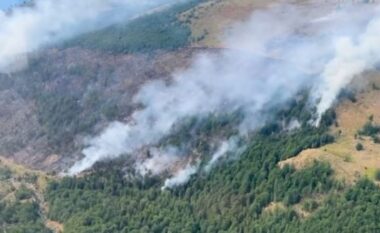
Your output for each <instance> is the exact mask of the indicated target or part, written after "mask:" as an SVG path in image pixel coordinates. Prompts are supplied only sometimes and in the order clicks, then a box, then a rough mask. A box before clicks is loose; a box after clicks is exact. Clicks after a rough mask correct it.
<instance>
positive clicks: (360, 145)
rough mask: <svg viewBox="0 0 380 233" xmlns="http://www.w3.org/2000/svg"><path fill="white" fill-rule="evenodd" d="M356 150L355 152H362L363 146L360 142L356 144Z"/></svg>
mask: <svg viewBox="0 0 380 233" xmlns="http://www.w3.org/2000/svg"><path fill="white" fill-rule="evenodd" d="M355 148H356V150H357V151H362V150H364V146H363V144H361V143H360V142H358V143H357V144H356V147H355Z"/></svg>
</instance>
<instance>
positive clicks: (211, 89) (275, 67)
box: [70, 6, 380, 187]
mask: <svg viewBox="0 0 380 233" xmlns="http://www.w3.org/2000/svg"><path fill="white" fill-rule="evenodd" d="M330 11H331V9H330ZM321 12H323V13H321ZM326 12H329V11H327V10H326V9H318V8H313V7H310V8H308V9H305V8H304V7H290V6H279V7H273V8H271V9H269V10H267V11H261V12H256V13H255V14H253V15H252V17H251V18H250V19H249V20H248V21H246V22H243V23H239V24H237V25H236V26H235V27H234V28H233V29H232V30H230V31H229V32H228V33H227V34H226V36H225V46H226V47H227V48H230V49H226V50H223V51H221V52H219V53H218V54H207V53H203V54H201V55H199V56H197V57H196V58H195V59H194V61H193V64H192V65H191V66H190V67H189V68H188V69H186V70H183V71H180V72H178V73H175V74H173V81H172V82H171V83H170V84H167V83H164V82H161V81H153V82H150V83H148V84H146V85H145V86H144V87H143V88H142V89H141V90H140V92H139V93H138V94H137V95H136V96H135V99H134V101H135V102H136V103H141V104H143V106H145V107H144V108H143V109H142V110H138V111H136V112H135V113H134V114H133V115H132V119H133V121H132V122H129V123H127V124H121V123H116V124H115V123H114V124H111V126H110V128H108V129H106V130H105V132H104V133H103V134H101V135H100V136H98V137H96V138H94V139H93V140H91V141H90V142H89V147H88V148H87V149H85V150H84V151H83V154H84V155H85V158H84V159H83V160H82V161H79V162H78V163H77V164H75V165H74V167H72V168H71V169H70V174H76V173H79V172H81V171H83V170H85V169H87V168H90V167H91V166H92V165H93V164H94V163H95V162H96V161H99V160H101V159H105V158H109V157H111V158H112V157H115V156H120V155H122V154H130V155H133V152H134V151H135V150H137V149H139V148H141V147H143V146H146V145H148V146H149V145H150V146H154V145H155V144H157V143H158V142H159V140H160V139H161V138H162V137H163V136H165V135H167V134H169V133H170V130H171V129H172V127H173V125H174V124H175V123H177V122H178V121H181V119H183V118H185V117H188V116H200V117H202V116H206V115H207V114H210V113H215V112H220V113H226V112H233V111H235V110H238V109H239V110H242V111H243V112H244V115H245V120H244V121H243V123H242V124H241V125H240V132H241V133H246V132H248V131H250V130H253V129H256V128H257V127H258V126H260V125H262V124H263V123H264V122H265V119H267V118H268V117H270V116H271V115H270V114H269V113H268V112H269V110H270V109H271V108H273V107H274V106H278V105H280V104H283V103H284V102H285V101H287V100H289V99H290V98H291V97H293V96H294V95H295V94H296V93H297V92H298V91H299V90H301V89H302V88H305V87H311V88H313V89H315V90H316V91H313V92H312V94H313V96H312V98H313V100H314V101H315V103H316V104H317V108H318V114H319V115H321V114H323V113H324V112H325V111H326V110H327V109H328V108H329V107H331V105H332V104H333V103H334V100H335V98H336V95H337V94H338V93H339V91H340V90H341V88H343V87H344V86H345V85H346V84H347V83H348V82H350V80H351V78H352V77H353V76H355V75H357V74H359V73H360V72H361V71H363V70H365V69H367V68H370V67H372V66H373V65H374V64H376V63H377V62H378V60H379V56H380V55H379V54H380V53H379V52H380V51H378V49H379V47H378V46H379V44H378V43H376V42H377V41H380V33H379V31H378V30H380V24H379V22H378V20H377V19H376V18H375V19H373V18H374V15H376V12H377V11H376V10H374V7H373V6H370V7H367V6H362V7H361V8H357V7H355V8H354V9H352V8H351V9H343V10H341V11H336V12H334V11H332V13H328V14H327V16H326ZM347 19H349V20H347ZM363 25H364V26H365V25H368V26H367V29H366V30H365V31H364V32H363ZM115 134H118V135H119V136H118V139H117V140H112V138H113V137H114V135H115ZM228 148H229V147H228V146H224V147H223V146H222V148H221V149H220V151H217V152H216V154H215V155H214V158H213V159H212V160H211V161H210V163H211V164H213V163H214V162H215V161H217V160H218V158H220V157H221V156H223V154H225V153H226V152H227V151H228V150H229V149H228ZM172 161H176V159H173V160H172ZM172 161H168V163H171V162H172ZM142 163H144V162H142ZM139 166H140V165H138V167H139ZM149 166H151V165H149ZM149 166H145V168H147V167H149ZM210 166H211V165H210ZM151 170H153V169H151ZM197 170H198V168H194V167H192V166H190V167H189V166H188V167H187V168H186V169H185V170H184V171H181V172H183V173H181V172H179V173H177V174H175V175H174V177H173V178H172V179H169V180H167V182H165V187H172V186H173V183H174V184H176V183H183V182H184V181H187V180H188V178H183V179H182V178H176V177H190V176H191V174H194V173H195V172H196V171H197Z"/></svg>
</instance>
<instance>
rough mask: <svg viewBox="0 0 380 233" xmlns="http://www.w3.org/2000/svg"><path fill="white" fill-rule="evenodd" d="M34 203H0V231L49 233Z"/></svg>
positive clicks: (10, 232)
mask: <svg viewBox="0 0 380 233" xmlns="http://www.w3.org/2000/svg"><path fill="white" fill-rule="evenodd" d="M39 213H40V210H39V207H38V205H37V203H35V202H19V201H16V202H15V203H5V202H0V231H1V232H9V233H36V232H38V233H50V232H51V231H49V230H47V229H46V228H45V227H44V225H43V221H42V219H41V217H40V214H39Z"/></svg>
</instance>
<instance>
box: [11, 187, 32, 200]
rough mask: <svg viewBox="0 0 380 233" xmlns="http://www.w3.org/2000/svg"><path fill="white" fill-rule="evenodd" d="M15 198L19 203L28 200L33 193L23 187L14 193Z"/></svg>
mask: <svg viewBox="0 0 380 233" xmlns="http://www.w3.org/2000/svg"><path fill="white" fill-rule="evenodd" d="M15 196H16V199H17V200H19V201H22V200H26V199H30V198H32V197H33V191H32V190H30V189H27V188H26V187H24V186H23V187H21V188H20V189H18V190H17V191H16V193H15Z"/></svg>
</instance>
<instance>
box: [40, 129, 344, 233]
mask: <svg viewBox="0 0 380 233" xmlns="http://www.w3.org/2000/svg"><path fill="white" fill-rule="evenodd" d="M324 131H325V130H324V129H316V128H312V127H309V128H303V129H301V130H298V131H295V132H294V133H292V134H283V133H279V134H272V135H271V136H262V135H257V136H255V137H254V139H253V143H252V144H251V146H249V147H248V149H247V150H246V152H245V153H243V154H242V155H241V156H240V159H239V160H236V161H231V162H230V163H228V164H220V165H219V166H217V167H215V169H213V170H212V171H211V172H210V173H209V174H203V173H202V172H201V173H199V174H198V175H197V176H196V177H194V178H193V179H192V180H191V181H190V183H189V184H188V185H185V186H183V187H179V188H176V189H174V190H172V191H161V189H160V188H161V186H162V181H161V179H156V178H147V179H144V180H139V179H133V178H129V179H126V178H125V174H124V172H122V171H120V170H119V169H117V168H116V167H117V166H109V167H107V168H106V169H98V170H97V171H96V172H95V173H93V174H92V175H89V176H87V177H82V178H65V179H63V180H62V181H61V182H54V183H51V184H50V185H49V188H48V191H47V195H46V196H47V199H48V201H49V204H50V217H51V218H52V219H56V220H59V221H61V222H64V223H65V231H66V232H75V233H80V232H108V231H109V232H221V231H228V232H246V231H248V230H249V229H251V228H252V227H253V226H254V224H255V222H256V221H258V220H259V219H260V218H261V213H262V210H263V208H265V207H266V206H267V205H268V204H269V203H270V202H272V201H285V202H286V204H288V205H289V206H292V205H293V204H295V203H298V202H299V201H300V200H302V198H304V197H311V196H312V195H315V194H321V193H328V192H329V191H330V190H332V189H335V188H336V187H337V184H336V183H335V182H334V181H333V180H332V179H331V174H332V171H331V168H330V167H329V165H328V164H324V163H315V164H313V165H312V166H311V167H309V168H306V169H304V170H300V171H297V170H295V169H294V168H292V167H290V166H285V167H284V168H283V169H280V168H279V167H278V166H277V163H278V162H279V161H280V160H283V159H286V158H288V157H290V156H293V155H295V154H297V153H298V152H299V151H300V150H302V149H305V148H309V147H311V146H314V145H316V144H320V143H323V142H324V141H325V140H324V139H322V138H323V137H325V134H324Z"/></svg>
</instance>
